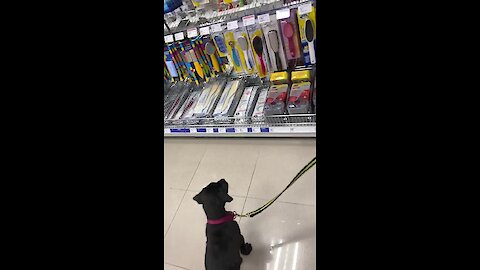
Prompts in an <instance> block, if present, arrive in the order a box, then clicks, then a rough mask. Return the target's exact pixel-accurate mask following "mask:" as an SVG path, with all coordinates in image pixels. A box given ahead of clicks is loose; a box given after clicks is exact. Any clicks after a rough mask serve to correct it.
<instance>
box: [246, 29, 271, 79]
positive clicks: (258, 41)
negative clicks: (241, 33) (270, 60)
mask: <svg viewBox="0 0 480 270" xmlns="http://www.w3.org/2000/svg"><path fill="white" fill-rule="evenodd" d="M249 33H250V45H251V47H252V49H253V55H254V59H255V64H256V65H255V66H256V69H257V72H258V76H259V77H260V78H264V77H266V76H267V75H268V67H267V56H266V51H267V46H266V45H265V41H264V40H263V31H262V29H261V28H257V29H254V30H252V32H249Z"/></svg>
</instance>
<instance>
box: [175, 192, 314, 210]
mask: <svg viewBox="0 0 480 270" xmlns="http://www.w3.org/2000/svg"><path fill="white" fill-rule="evenodd" d="M170 189H174V190H180V191H190V192H199V191H198V190H192V189H183V188H170ZM230 195H231V196H233V197H238V198H242V199H255V200H264V201H268V200H269V199H265V198H258V197H251V196H241V195H237V194H230ZM276 202H281V203H288V204H295V205H301V206H310V207H315V206H317V205H315V204H308V203H296V202H289V201H282V200H280V199H278V200H277V201H276Z"/></svg>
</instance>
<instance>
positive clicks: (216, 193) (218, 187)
mask: <svg viewBox="0 0 480 270" xmlns="http://www.w3.org/2000/svg"><path fill="white" fill-rule="evenodd" d="M193 199H194V200H195V201H196V202H197V203H199V204H203V205H212V206H213V205H225V203H226V202H231V201H233V198H232V197H230V196H229V195H228V183H227V181H225V179H221V180H220V181H218V182H216V183H215V182H212V183H210V184H208V186H206V187H204V188H203V189H202V191H201V192H200V193H198V194H197V195H195V197H193Z"/></svg>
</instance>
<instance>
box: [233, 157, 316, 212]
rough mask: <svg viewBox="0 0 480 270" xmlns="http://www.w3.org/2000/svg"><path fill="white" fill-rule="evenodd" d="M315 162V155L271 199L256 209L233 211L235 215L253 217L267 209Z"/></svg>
mask: <svg viewBox="0 0 480 270" xmlns="http://www.w3.org/2000/svg"><path fill="white" fill-rule="evenodd" d="M316 163H317V157H314V158H313V159H312V160H311V161H310V162H309V163H307V165H305V167H303V169H302V170H301V171H300V172H298V173H297V175H296V176H295V178H293V180H292V181H290V183H289V184H288V185H287V187H286V188H285V189H284V190H283V191H282V192H280V194H278V195H277V196H275V197H274V198H273V199H271V200H270V201H268V202H267V203H266V204H264V205H263V206H262V207H260V208H258V209H257V210H254V211H252V212H248V213H246V214H237V213H236V212H234V214H235V216H237V217H254V216H256V215H258V214H260V213H261V212H262V211H263V210H265V209H267V207H269V206H270V205H272V204H273V203H274V202H275V201H276V200H277V199H278V198H279V197H280V196H281V195H282V194H283V193H284V192H285V191H286V190H287V189H289V188H290V187H291V186H292V185H293V183H295V182H296V181H297V180H298V179H299V178H300V177H301V176H302V175H303V174H304V173H306V172H307V171H308V170H310V168H312V167H313V166H314V165H315V164H316Z"/></svg>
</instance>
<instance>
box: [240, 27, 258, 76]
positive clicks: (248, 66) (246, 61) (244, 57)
mask: <svg viewBox="0 0 480 270" xmlns="http://www.w3.org/2000/svg"><path fill="white" fill-rule="evenodd" d="M235 39H236V43H237V45H238V47H240V50H239V55H240V62H241V63H242V67H243V70H244V71H245V72H246V73H247V74H253V73H255V72H256V68H255V60H253V54H252V46H251V45H250V41H249V38H248V33H247V31H246V30H245V29H244V28H243V29H241V28H239V29H238V30H237V31H235Z"/></svg>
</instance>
